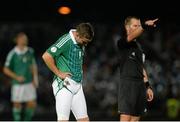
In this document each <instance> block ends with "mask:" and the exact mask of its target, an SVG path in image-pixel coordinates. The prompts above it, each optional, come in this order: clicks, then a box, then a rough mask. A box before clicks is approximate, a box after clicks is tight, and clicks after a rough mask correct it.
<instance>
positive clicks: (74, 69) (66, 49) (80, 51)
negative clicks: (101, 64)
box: [47, 29, 84, 83]
mask: <svg viewBox="0 0 180 122" xmlns="http://www.w3.org/2000/svg"><path fill="white" fill-rule="evenodd" d="M72 31H75V30H73V29H72V30H70V32H69V33H67V34H64V35H63V36H61V37H60V38H59V39H58V40H57V41H56V42H55V43H54V44H53V45H52V46H50V47H49V48H48V49H47V52H48V53H49V54H50V55H51V56H52V57H53V58H54V59H55V63H56V66H57V68H58V69H59V70H60V71H62V72H70V73H71V74H72V76H71V78H72V79H73V80H74V81H76V82H78V83H80V82H81V81H82V77H83V68H82V64H83V55H84V47H81V46H79V45H78V44H77V42H76V40H75V38H74V36H73V34H72ZM54 78H55V79H56V80H58V81H62V79H60V78H59V77H57V76H56V75H55V77H54Z"/></svg>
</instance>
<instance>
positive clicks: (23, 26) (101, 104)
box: [0, 0, 180, 121]
mask: <svg viewBox="0 0 180 122" xmlns="http://www.w3.org/2000/svg"><path fill="white" fill-rule="evenodd" d="M141 4H142V5H141ZM63 7H64V8H63ZM129 15H136V16H139V17H141V18H143V19H152V18H156V17H158V18H159V22H158V23H157V27H156V28H155V29H154V30H152V31H148V32H145V33H144V34H143V35H142V36H141V38H140V40H141V43H142V44H143V48H144V50H145V53H146V55H147V62H146V66H147V70H148V73H149V77H150V81H151V83H152V84H153V88H154V92H155V98H154V100H153V102H151V103H149V105H148V107H149V111H148V114H146V115H144V116H143V117H142V120H180V90H179V89H180V23H179V22H180V16H179V15H178V4H176V3H174V2H173V1H167V2H166V1H163V2H160V3H157V2H155V1H144V2H140V1H125V0H122V1H117V0H116V1H97V0H96V1H95V0H84V1H83V0H18V1H17V0H15V1H10V0H6V1H1V2H0V56H1V58H0V71H1V73H0V121H3V120H12V115H11V103H10V79H9V78H8V77H6V76H5V75H4V74H3V73H2V67H3V64H4V61H5V57H6V55H7V52H8V51H9V50H10V49H11V48H13V46H14V43H13V38H14V36H15V34H17V33H18V32H20V31H24V32H25V33H27V35H28V37H29V46H31V47H33V48H34V50H35V56H36V60H37V63H38V68H39V81H40V85H39V88H38V99H37V102H38V106H37V109H36V113H35V116H34V118H33V120H56V113H55V107H54V97H53V93H52V88H51V83H52V76H53V75H52V73H51V72H50V71H49V70H48V69H47V67H46V66H45V64H44V62H43V61H42V59H41V56H42V53H43V52H44V51H45V50H46V49H47V47H49V46H50V45H51V44H52V43H53V42H55V41H56V40H57V39H58V38H59V37H60V36H61V35H62V34H64V33H65V32H68V31H69V29H70V28H72V27H73V26H74V25H75V24H77V23H79V22H91V23H92V24H93V26H94V29H95V37H94V40H93V42H92V43H91V44H89V46H88V47H87V50H86V51H87V54H86V56H85V61H84V92H85V96H86V100H87V105H88V113H89V117H90V120H118V119H119V117H118V114H117V84H118V80H119V79H118V75H119V74H118V69H117V63H118V62H117V60H116V58H117V57H116V51H117V50H116V46H115V44H116V40H117V39H118V38H119V35H118V34H119V31H120V28H119V27H120V24H121V23H122V21H123V19H124V18H125V17H126V16H129ZM71 120H74V117H73V116H71Z"/></svg>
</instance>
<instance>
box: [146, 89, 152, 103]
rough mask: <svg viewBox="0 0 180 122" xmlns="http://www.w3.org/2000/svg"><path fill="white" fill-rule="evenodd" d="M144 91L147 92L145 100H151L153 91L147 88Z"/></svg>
mask: <svg viewBox="0 0 180 122" xmlns="http://www.w3.org/2000/svg"><path fill="white" fill-rule="evenodd" d="M146 93H147V101H149V102H150V101H152V100H153V97H154V93H153V91H152V89H151V88H148V89H147V91H146Z"/></svg>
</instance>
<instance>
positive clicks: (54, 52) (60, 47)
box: [46, 36, 70, 57]
mask: <svg viewBox="0 0 180 122" xmlns="http://www.w3.org/2000/svg"><path fill="white" fill-rule="evenodd" d="M69 40H70V36H66V37H64V38H59V39H58V40H57V41H56V42H55V43H54V44H53V45H51V46H50V47H49V48H48V49H47V50H46V51H47V52H48V53H49V54H50V55H51V56H52V57H56V56H58V55H60V54H61V53H63V52H64V51H66V49H67V48H68V43H67V42H68V41H69Z"/></svg>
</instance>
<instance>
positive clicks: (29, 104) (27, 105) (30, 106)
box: [26, 101, 36, 108]
mask: <svg viewBox="0 0 180 122" xmlns="http://www.w3.org/2000/svg"><path fill="white" fill-rule="evenodd" d="M26 107H29V108H35V107H36V101H29V102H27V103H26Z"/></svg>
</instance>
